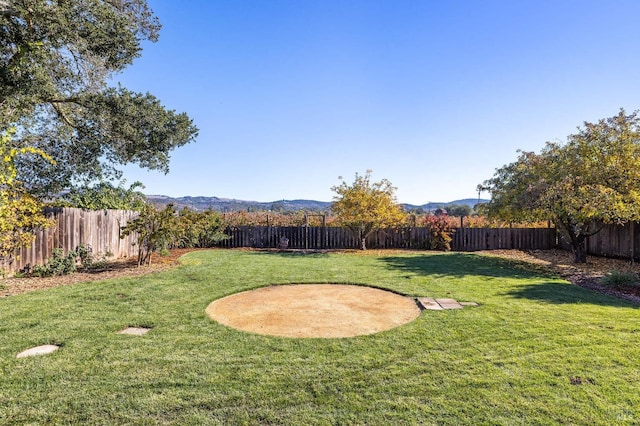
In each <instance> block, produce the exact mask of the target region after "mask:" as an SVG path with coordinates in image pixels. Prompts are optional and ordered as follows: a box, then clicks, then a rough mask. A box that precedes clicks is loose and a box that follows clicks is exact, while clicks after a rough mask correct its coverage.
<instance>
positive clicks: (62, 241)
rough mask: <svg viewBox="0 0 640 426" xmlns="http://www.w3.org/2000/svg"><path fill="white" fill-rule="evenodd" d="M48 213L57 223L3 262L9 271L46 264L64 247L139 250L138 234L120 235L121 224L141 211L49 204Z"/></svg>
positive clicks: (119, 253)
mask: <svg viewBox="0 0 640 426" xmlns="http://www.w3.org/2000/svg"><path fill="white" fill-rule="evenodd" d="M45 215H46V216H47V217H48V218H50V219H54V220H55V225H54V226H52V227H50V228H47V229H44V230H39V231H36V239H35V241H34V242H33V243H32V244H31V246H28V247H23V248H22V249H21V250H20V251H19V253H18V254H19V256H17V257H16V259H14V261H13V262H12V263H11V264H7V263H4V264H2V263H0V268H2V269H4V270H5V271H9V272H15V271H19V270H22V269H24V268H25V267H27V266H33V265H42V264H44V262H45V261H46V260H47V259H48V258H50V257H51V256H52V255H53V250H54V249H57V248H60V249H62V250H63V251H64V253H68V252H69V251H71V250H75V249H76V247H78V246H80V245H84V246H85V247H91V249H92V250H93V253H94V255H107V254H110V255H111V256H113V257H116V258H120V257H128V256H134V255H137V253H138V251H137V250H138V248H137V246H134V245H133V243H135V241H136V236H135V235H130V236H128V237H126V238H124V239H120V227H121V226H124V225H125V224H126V223H127V222H128V221H129V220H131V219H133V218H135V217H136V216H137V215H138V213H137V212H132V211H128V210H98V211H90V210H83V209H73V208H47V209H45Z"/></svg>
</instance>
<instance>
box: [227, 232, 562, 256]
mask: <svg viewBox="0 0 640 426" xmlns="http://www.w3.org/2000/svg"><path fill="white" fill-rule="evenodd" d="M226 233H227V235H229V236H230V237H231V238H230V239H228V240H225V241H222V242H221V243H220V244H219V246H220V247H227V248H235V247H253V248H277V247H279V246H280V242H281V241H282V239H283V238H284V239H286V240H287V244H288V248H291V249H304V250H323V249H327V250H331V249H351V248H358V247H360V243H359V240H358V238H356V236H355V235H354V233H353V232H351V231H350V230H348V229H345V228H338V227H305V226H299V227H294V226H280V227H279V226H239V227H234V228H228V229H227V230H226ZM556 234H557V233H556V230H555V229H553V228H458V229H456V230H455V231H454V234H453V239H452V241H451V249H452V250H455V251H479V250H499V249H520V250H547V249H551V248H554V247H556V246H557V236H556ZM367 247H368V248H372V249H394V248H395V249H425V248H428V247H429V230H428V229H427V228H423V227H414V228H408V229H399V230H396V229H385V230H379V231H377V232H373V233H372V234H371V235H370V236H369V237H368V238H367Z"/></svg>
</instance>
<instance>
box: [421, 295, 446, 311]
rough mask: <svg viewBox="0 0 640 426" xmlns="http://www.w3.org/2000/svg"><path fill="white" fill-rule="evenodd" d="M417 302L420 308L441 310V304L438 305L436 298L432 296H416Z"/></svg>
mask: <svg viewBox="0 0 640 426" xmlns="http://www.w3.org/2000/svg"><path fill="white" fill-rule="evenodd" d="M418 303H419V304H420V306H422V309H428V310H430V311H441V310H442V306H440V305H438V302H436V299H434V298H433V297H418Z"/></svg>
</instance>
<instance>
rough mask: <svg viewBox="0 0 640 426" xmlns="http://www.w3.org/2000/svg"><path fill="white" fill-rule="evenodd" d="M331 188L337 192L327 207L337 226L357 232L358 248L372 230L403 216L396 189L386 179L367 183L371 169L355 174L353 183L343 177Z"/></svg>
mask: <svg viewBox="0 0 640 426" xmlns="http://www.w3.org/2000/svg"><path fill="white" fill-rule="evenodd" d="M340 179H342V178H340ZM331 190H332V191H334V192H335V193H336V194H337V195H336V196H334V201H333V205H332V207H331V209H332V210H333V212H334V213H335V214H336V216H337V217H338V222H339V223H340V224H341V225H343V226H345V227H347V228H349V229H351V230H352V231H353V232H355V233H356V234H357V235H358V238H359V239H360V248H361V249H362V250H366V248H367V246H366V239H367V237H368V236H369V235H370V234H371V233H372V232H373V231H376V230H378V229H380V228H387V227H393V226H397V225H398V224H400V222H401V221H402V220H403V219H404V212H403V211H402V209H401V208H400V206H398V204H397V203H396V199H395V190H396V188H395V187H394V186H393V185H392V184H391V182H389V181H388V180H387V179H382V180H381V181H380V182H371V170H367V172H366V173H365V175H364V176H360V175H358V173H356V177H355V180H354V181H353V184H351V185H349V184H348V183H347V182H345V181H344V180H343V181H342V183H341V184H340V185H338V186H334V187H332V188H331Z"/></svg>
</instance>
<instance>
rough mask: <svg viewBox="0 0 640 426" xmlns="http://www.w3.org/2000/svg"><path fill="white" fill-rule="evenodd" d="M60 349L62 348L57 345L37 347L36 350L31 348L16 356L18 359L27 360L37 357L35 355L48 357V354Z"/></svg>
mask: <svg viewBox="0 0 640 426" xmlns="http://www.w3.org/2000/svg"><path fill="white" fill-rule="evenodd" d="M58 349H60V346H57V345H42V346H36V347H35V348H30V349H27V350H25V351H22V352H20V353H19V354H18V355H16V358H26V357H28V356H35V355H46V354H50V353H51V352H55V351H57V350H58Z"/></svg>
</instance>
